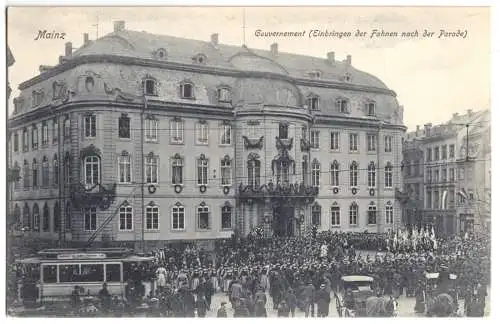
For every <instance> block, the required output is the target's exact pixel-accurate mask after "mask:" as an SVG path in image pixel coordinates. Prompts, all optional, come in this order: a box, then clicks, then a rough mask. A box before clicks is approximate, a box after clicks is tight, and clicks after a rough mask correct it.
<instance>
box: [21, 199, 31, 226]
mask: <svg viewBox="0 0 500 324" xmlns="http://www.w3.org/2000/svg"><path fill="white" fill-rule="evenodd" d="M23 227H25V228H28V229H30V230H31V212H30V208H29V206H28V204H27V203H24V207H23Z"/></svg>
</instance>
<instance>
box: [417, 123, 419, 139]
mask: <svg viewBox="0 0 500 324" xmlns="http://www.w3.org/2000/svg"><path fill="white" fill-rule="evenodd" d="M419 132H420V125H417V136H418V133H419Z"/></svg>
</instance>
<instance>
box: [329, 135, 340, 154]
mask: <svg viewBox="0 0 500 324" xmlns="http://www.w3.org/2000/svg"><path fill="white" fill-rule="evenodd" d="M330 150H334V151H338V150H340V133H339V132H331V133H330Z"/></svg>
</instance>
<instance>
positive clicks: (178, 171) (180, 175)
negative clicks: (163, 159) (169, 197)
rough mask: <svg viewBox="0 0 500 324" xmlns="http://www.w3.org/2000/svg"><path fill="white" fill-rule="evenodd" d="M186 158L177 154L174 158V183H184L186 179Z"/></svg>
mask: <svg viewBox="0 0 500 324" xmlns="http://www.w3.org/2000/svg"><path fill="white" fill-rule="evenodd" d="M183 171H184V159H183V158H182V157H181V156H180V155H179V154H176V155H175V156H174V157H173V159H172V184H173V185H182V184H183V181H184V172H183Z"/></svg>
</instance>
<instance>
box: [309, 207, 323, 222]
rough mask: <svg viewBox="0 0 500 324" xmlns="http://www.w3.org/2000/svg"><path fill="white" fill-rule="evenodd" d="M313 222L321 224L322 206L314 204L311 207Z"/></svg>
mask: <svg viewBox="0 0 500 324" xmlns="http://www.w3.org/2000/svg"><path fill="white" fill-rule="evenodd" d="M311 216H312V224H313V225H316V226H321V206H320V205H319V204H314V205H313V206H312V208H311Z"/></svg>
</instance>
